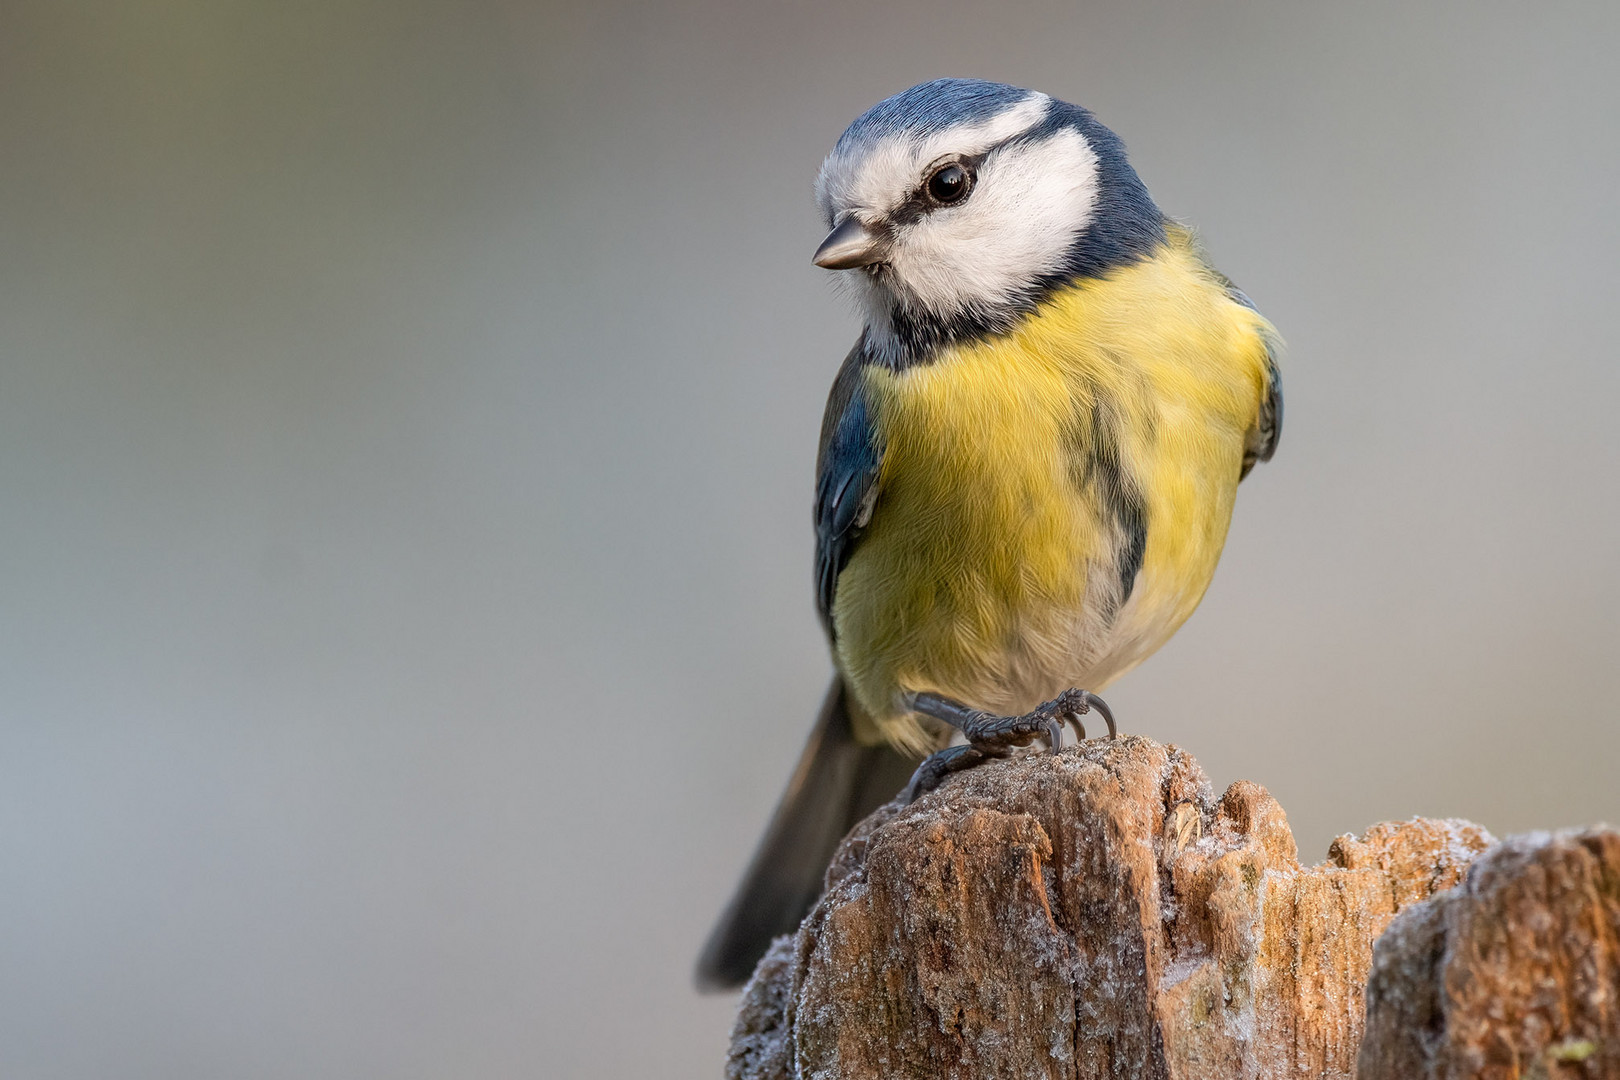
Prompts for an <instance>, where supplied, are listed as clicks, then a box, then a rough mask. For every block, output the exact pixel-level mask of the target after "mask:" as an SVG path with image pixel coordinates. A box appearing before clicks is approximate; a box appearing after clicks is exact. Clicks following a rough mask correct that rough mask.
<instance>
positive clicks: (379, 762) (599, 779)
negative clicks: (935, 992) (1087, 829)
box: [0, 0, 1620, 1080]
mask: <svg viewBox="0 0 1620 1080" xmlns="http://www.w3.org/2000/svg"><path fill="white" fill-rule="evenodd" d="M1617 48H1620V5H1615V4H1612V3H1604V4H1592V5H1590V6H1589V7H1587V8H1579V7H1576V6H1570V5H1558V4H1534V5H1531V4H1520V5H1487V4H1479V3H1458V4H1452V5H1443V6H1441V5H1413V4H1407V3H1389V4H1385V5H1363V4H1343V3H1308V4H1302V3H1294V2H1287V3H1283V2H1279V3H1276V4H1271V5H1266V4H1259V3H1254V4H1241V5H1233V4H1213V5H1197V6H1193V5H1187V6H1185V7H1180V6H1170V5H1164V4H1144V3H1136V2H1133V3H1118V4H1110V5H1105V6H1104V5H1098V6H1080V5H1061V4H1056V3H1052V4H1044V5H1034V4H1024V5H1000V4H972V5H969V4H962V3H957V2H954V0H953V2H943V0H942V2H937V3H916V4H911V5H907V6H904V7H888V6H880V5H872V4H868V3H864V2H851V3H842V2H818V3H807V4H802V5H794V6H787V5H781V4H758V3H743V2H738V3H735V4H731V5H729V6H727V5H721V4H718V3H713V4H707V5H693V4H684V5H683V4H663V5H656V6H648V7H647V8H645V9H639V10H635V9H630V8H615V7H610V6H605V5H583V4H582V5H580V6H578V7H577V8H572V9H567V10H563V9H558V8H555V7H550V6H547V5H544V4H541V5H525V4H519V3H506V4H503V3H499V2H484V3H460V4H458V3H448V2H447V3H439V4H425V3H385V2H381V0H377V2H375V3H365V2H357V0H341V2H298V3H269V2H261V3H242V2H228V0H224V2H222V0H215V2H210V3H204V2H201V0H170V2H159V0H130V2H111V0H109V2H106V3H101V4H93V3H83V2H64V0H32V2H21V0H3V2H0V1075H4V1076H5V1077H8V1078H18V1080H31V1078H58V1077H60V1078H86V1080H90V1078H108V1077H118V1078H126V1077H128V1078H153V1080H177V1078H182V1080H183V1078H198V1080H210V1078H216V1077H221V1078H222V1077H230V1078H239V1077H240V1078H257V1077H265V1078H270V1077H274V1078H288V1080H293V1078H298V1080H303V1078H334V1080H348V1078H357V1077H379V1078H392V1077H401V1078H444V1077H639V1076H647V1077H654V1076H656V1077H664V1076H672V1077H673V1076H713V1075H715V1074H716V1073H717V1071H718V1068H719V1061H720V1057H721V1054H722V1051H723V1048H724V1045H725V1037H726V1031H727V1027H728V1024H729V1012H730V1001H729V1000H728V999H724V998H711V999H702V998H698V997H697V996H695V995H694V994H693V993H692V992H691V991H690V990H689V988H688V981H687V979H688V971H689V967H690V963H691V960H692V959H693V956H694V954H695V952H696V950H697V947H698V944H699V941H700V939H701V937H702V935H703V933H704V931H705V930H706V929H707V925H708V923H709V921H710V919H711V917H712V916H713V915H714V913H715V911H716V910H717V908H718V907H719V905H720V904H721V902H722V901H723V899H724V897H725V895H726V893H727V892H728V890H729V889H730V887H731V885H732V882H733V879H734V876H735V874H736V873H737V872H738V870H739V868H740V866H741V864H742V862H743V861H744V859H745V858H746V856H747V854H748V849H749V848H750V846H751V845H752V843H753V840H754V838H755V836H756V834H757V831H758V829H759V827H760V825H761V823H762V821H763V819H764V817H765V815H766V814H767V812H768V811H769V809H770V806H771V804H772V802H773V800H774V798H775V796H776V793H777V791H778V789H779V786H780V784H781V782H782V780H783V779H784V777H785V775H786V773H787V771H788V769H789V767H790V765H791V763H792V760H793V758H794V756H795V754H796V753H797V750H798V746H799V742H800V740H801V739H802V737H803V735H804V732H805V730H806V727H807V724H808V722H809V718H810V715H811V712H812V710H813V708H814V706H815V704H816V701H817V698H818V696H819V695H820V693H821V690H822V686H823V683H824V680H825V679H826V676H827V671H828V662H827V658H826V653H825V648H824V645H823V642H822V640H821V634H820V630H819V627H818V626H817V623H816V619H815V616H814V613H813V610H812V605H811V590H810V556H811V534H810V528H809V498H810V492H811V486H812V457H813V451H814V442H815V432H816V427H817V424H818V422H819V418H820V411H821V405H822V401H823V397H824V394H825V390H826V387H827V384H828V383H829V381H830V379H831V377H832V373H833V371H834V369H835V368H836V366H837V364H838V362H839V360H840V359H841V357H842V356H843V354H844V352H845V350H846V349H847V347H848V345H849V343H850V342H851V341H852V340H853V338H854V335H855V333H856V324H855V321H854V318H853V316H852V314H851V313H850V312H849V311H848V310H847V309H846V308H845V306H844V305H843V303H842V302H841V301H840V300H839V299H838V298H837V296H836V295H835V294H834V292H833V290H831V289H830V288H829V287H828V284H827V281H826V275H825V274H824V273H823V272H821V271H818V270H816V269H815V268H813V267H812V266H811V265H810V261H809V256H810V252H811V251H812V249H813V248H814V247H815V245H816V243H817V241H818V240H819V239H820V229H819V227H818V221H817V219H816V216H815V213H814V210H813V207H812V203H811V198H810V184H811V179H812V177H813V175H814V172H815V169H816V166H817V164H818V163H819V160H820V157H821V155H822V154H823V153H824V152H825V151H826V149H827V148H828V147H829V146H830V145H831V143H832V141H833V140H834V139H835V138H836V137H837V135H838V133H839V131H840V130H842V128H843V127H844V125H845V124H846V123H848V121H849V120H850V119H851V118H853V117H854V116H855V115H856V114H857V113H858V112H859V111H860V110H861V109H863V108H864V107H865V106H867V105H869V104H871V103H872V102H874V101H876V100H877V99H879V98H881V97H883V96H885V95H887V94H890V93H893V92H895V91H897V90H900V89H902V88H904V87H906V86H907V85H910V84H911V83H914V82H917V81H919V80H922V79H925V78H930V77H934V76H938V75H943V74H958V75H976V76H985V77H992V78H997V79H1003V80H1007V81H1011V82H1015V83H1020V84H1024V85H1029V86H1035V87H1039V88H1041V89H1044V90H1046V91H1048V92H1050V93H1052V94H1055V95H1058V96H1060V97H1063V98H1066V99H1069V100H1073V101H1077V102H1081V103H1084V104H1086V105H1089V106H1091V107H1092V108H1094V109H1095V110H1096V111H1097V113H1098V114H1099V115H1100V116H1101V118H1102V119H1103V120H1104V121H1105V122H1106V123H1108V124H1110V125H1112V126H1113V127H1115V128H1116V129H1117V130H1118V131H1119V132H1120V133H1121V134H1122V135H1123V136H1124V137H1125V139H1126V141H1127V143H1128V144H1129V145H1130V147H1131V149H1132V152H1133V155H1134V159H1135V161H1136V163H1137V165H1138V166H1139V167H1140V170H1141V172H1142V174H1143V175H1144V176H1145V177H1146V179H1147V181H1148V183H1149V185H1150V186H1151V187H1152V189H1153V190H1154V192H1155V193H1156V195H1157V196H1158V198H1159V200H1160V202H1161V203H1162V205H1163V206H1164V207H1165V208H1166V209H1167V210H1168V211H1170V212H1171V213H1173V214H1175V215H1178V216H1180V217H1183V218H1185V219H1187V220H1189V221H1192V222H1194V223H1196V224H1197V225H1198V226H1199V227H1200V228H1201V230H1202V232H1203V235H1204V237H1205V240H1206V242H1207V244H1208V247H1209V248H1210V250H1211V251H1212V252H1213V253H1214V255H1215V257H1216V258H1217V260H1218V262H1219V264H1220V265H1221V267H1222V268H1223V269H1225V270H1226V271H1227V272H1228V273H1229V274H1230V275H1231V276H1232V277H1234V278H1235V279H1236V280H1237V281H1239V282H1240V283H1241V284H1242V286H1243V287H1244V288H1245V289H1247V290H1248V291H1249V293H1250V294H1251V295H1252V296H1253V297H1254V298H1255V300H1256V301H1257V302H1258V303H1259V305H1260V306H1261V308H1262V309H1263V310H1264V311H1265V312H1266V313H1267V314H1268V315H1269V316H1270V317H1271V318H1272V319H1273V320H1274V321H1275V322H1276V324H1277V325H1278V326H1279V327H1280V328H1281V330H1282V332H1283V334H1284V335H1285V337H1286V338H1287V339H1288V343H1289V352H1288V360H1287V367H1286V385H1287V391H1288V422H1287V428H1286V431H1285V432H1284V435H1283V440H1282V447H1281V451H1280V453H1279V454H1278V457H1277V459H1276V460H1275V461H1274V462H1273V463H1271V464H1270V465H1267V466H1264V467H1262V468H1260V469H1258V470H1256V472H1255V473H1254V475H1253V477H1252V478H1251V479H1250V480H1249V481H1248V482H1247V483H1245V484H1244V486H1243V490H1242V493H1241V498H1240V499H1239V505H1238V514H1237V520H1236V523H1235V525H1234V528H1233V531H1232V536H1231V540H1230V543H1229V545H1228V549H1227V554H1226V558H1225V561H1224V563H1223V564H1222V567H1221V571H1220V574H1219V576H1218V577H1217V579H1216V581H1215V585H1214V588H1213V589H1212V590H1211V591H1210V594H1209V597H1208V599H1207V600H1206V602H1205V604H1204V606H1203V608H1202V609H1201V610H1200V611H1199V613H1198V614H1197V615H1196V616H1195V617H1194V619H1193V620H1192V622H1191V623H1190V624H1189V625H1188V626H1187V628H1186V629H1185V630H1184V631H1183V632H1182V633H1181V635H1180V636H1179V637H1177V638H1176V640H1175V641H1174V642H1173V643H1172V644H1171V645H1170V646H1169V647H1167V648H1166V649H1165V650H1164V651H1163V652H1162V653H1161V654H1160V655H1159V656H1158V657H1156V658H1154V659H1153V660H1152V661H1150V662H1149V663H1148V664H1147V665H1146V666H1144V667H1143V668H1142V669H1140V670H1139V671H1138V672H1137V673H1136V674H1134V675H1132V676H1131V677H1130V678H1128V679H1127V680H1125V681H1124V682H1123V683H1122V684H1120V685H1119V686H1118V688H1117V689H1116V690H1115V691H1114V693H1113V694H1112V695H1111V698H1110V699H1111V701H1112V703H1113V705H1114V707H1115V709H1116V711H1117V712H1118V714H1119V715H1120V717H1121V718H1122V720H1123V726H1124V727H1125V729H1126V730H1129V731H1141V732H1147V733H1149V734H1152V735H1154V736H1156V737H1158V738H1160V739H1164V740H1173V741H1175V742H1177V743H1180V744H1182V745H1184V746H1186V747H1187V748H1188V749H1190V750H1192V751H1193V752H1194V753H1196V754H1197V755H1198V756H1199V757H1200V758H1201V760H1202V761H1203V762H1204V764H1205V766H1206V767H1207V768H1208V770H1209V772H1210V773H1211V775H1212V777H1213V778H1214V779H1215V781H1216V782H1217V783H1218V784H1225V783H1227V782H1229V781H1231V780H1233V779H1236V778H1238V777H1247V778H1250V779H1253V780H1256V781H1258V782H1261V783H1263V784H1265V785H1267V786H1268V787H1269V788H1270V789H1271V790H1272V792H1273V793H1275V794H1276V795H1277V796H1278V798H1279V799H1281V801H1282V803H1283V804H1284V806H1286V807H1287V808H1288V810H1289V812H1290V814H1291V817H1292V820H1293V822H1294V824H1295V827H1296V830H1297V832H1298V835H1299V837H1300V839H1301V842H1302V847H1303V848H1304V850H1305V851H1306V853H1307V854H1308V855H1310V856H1311V857H1313V858H1315V857H1319V856H1320V855H1321V853H1322V852H1323V851H1324V850H1325V847H1326V844H1327V842H1328V840H1329V838H1330V837H1331V836H1333V835H1334V834H1335V833H1337V832H1340V831H1344V830H1351V829H1356V830H1359V829H1361V828H1363V827H1365V826H1367V825H1369V824H1371V823H1373V822H1375V821H1378V820H1380V819H1386V818H1399V817H1405V816H1407V815H1411V814H1414V813H1422V814H1453V815H1465V816H1468V817H1473V818H1476V819H1478V820H1480V821H1482V822H1484V823H1485V824H1487V825H1489V826H1490V827H1491V828H1492V829H1494V830H1497V831H1498V832H1508V831H1513V830H1521V829H1527V828H1530V827H1533V826H1554V825H1563V824H1574V823H1583V822H1590V821H1594V820H1598V819H1602V818H1605V817H1607V818H1610V819H1615V818H1620V785H1617V781H1616V772H1617V763H1620V725H1617V724H1616V722H1615V713H1616V708H1615V702H1616V700H1617V698H1620V667H1617V664H1616V647H1617V645H1620V616H1617V614H1616V612H1617V610H1620V568H1617V556H1620V509H1617V499H1620V483H1617V480H1616V472H1617V469H1616V467H1617V465H1620V430H1617V424H1616V415H1617V409H1620V363H1617V353H1620V349H1617V346H1616V321H1617V320H1616V315H1615V313H1616V310H1617V303H1616V301H1617V294H1620V213H1617V212H1616V205H1615V203H1616V196H1617V193H1620V182H1617V179H1616V178H1617V175H1620V122H1617V113H1616V101H1617V100H1620V64H1616V62H1615V56H1616V53H1617Z"/></svg>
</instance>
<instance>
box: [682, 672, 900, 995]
mask: <svg viewBox="0 0 1620 1080" xmlns="http://www.w3.org/2000/svg"><path fill="white" fill-rule="evenodd" d="M847 695H848V691H846V690H845V688H844V680H843V679H841V678H838V677H837V676H834V678H833V684H832V687H831V688H830V689H828V691H827V700H826V702H825V703H823V705H822V706H821V718H820V720H818V721H817V723H816V727H815V730H814V731H812V732H811V733H810V741H809V742H808V743H806V744H805V747H804V753H802V754H801V755H800V756H799V764H798V766H797V767H796V768H795V769H794V770H793V777H792V779H790V780H789V781H788V786H787V790H786V791H785V792H783V793H782V801H781V802H780V803H778V804H777V807H776V813H775V815H773V816H772V818H771V823H770V825H769V827H767V828H766V830H765V836H764V837H763V838H762V839H761V840H760V842H759V850H758V851H756V852H754V859H753V861H752V862H751V863H749V864H748V871H747V873H745V874H744V875H743V879H742V882H741V883H740V884H739V885H738V886H737V892H736V894H735V895H734V896H733V897H732V898H731V903H730V904H729V905H727V907H726V910H725V912H724V914H722V915H721V916H720V921H719V922H718V923H716V924H715V927H714V930H713V931H712V932H711V933H710V934H709V940H708V943H707V944H705V945H704V946H703V953H702V955H701V956H699V957H698V964H697V983H698V986H699V987H701V988H702V989H705V990H725V989H730V988H731V987H734V986H738V985H741V984H742V983H743V982H744V981H746V980H747V978H748V976H749V975H751V974H752V973H753V970H754V965H755V964H757V963H758V962H759V958H760V957H761V956H764V955H765V950H766V949H767V948H769V947H770V944H771V939H773V938H775V937H776V936H777V935H779V934H786V933H789V932H791V931H793V930H796V929H797V928H798V926H799V923H800V921H801V920H802V919H803V918H804V917H805V915H806V914H808V913H809V911H810V908H811V907H812V906H814V905H815V902H816V900H817V899H818V898H819V897H820V896H821V887H822V879H823V878H824V877H825V875H826V872H827V864H828V862H830V861H831V860H832V854H833V850H834V849H835V848H836V847H837V846H838V841H840V840H841V839H843V837H844V834H845V833H847V832H848V831H849V830H850V828H851V827H852V826H854V824H855V823H856V822H857V821H860V820H861V818H863V817H865V816H866V815H867V814H869V813H871V812H872V811H873V810H875V809H877V808H878V807H879V806H882V805H883V804H884V803H886V802H888V801H889V800H890V799H892V798H894V796H895V795H896V794H897V793H898V792H899V791H900V789H901V788H902V787H904V786H905V784H906V781H907V780H909V779H910V778H911V773H912V770H913V769H914V768H915V767H916V762H915V761H912V760H909V759H907V758H906V757H904V756H902V755H901V754H899V753H897V752H896V751H894V750H892V749H890V748H889V747H888V746H886V745H879V746H862V745H860V744H859V743H858V742H856V741H855V732H854V729H853V728H852V727H851V725H850V719H849V703H848V697H847Z"/></svg>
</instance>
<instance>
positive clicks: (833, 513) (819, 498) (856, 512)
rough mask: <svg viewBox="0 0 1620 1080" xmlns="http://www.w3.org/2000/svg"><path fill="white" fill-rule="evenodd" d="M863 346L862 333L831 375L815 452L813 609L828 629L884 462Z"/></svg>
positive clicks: (867, 518) (875, 495)
mask: <svg viewBox="0 0 1620 1080" xmlns="http://www.w3.org/2000/svg"><path fill="white" fill-rule="evenodd" d="M864 346H865V341H864V339H863V340H862V342H861V343H860V344H857V345H856V346H855V349H854V350H853V351H852V352H851V353H850V354H849V356H848V357H847V358H845V360H844V366H843V367H842V368H840V369H839V371H838V377H837V378H836V379H834V380H833V386H832V392H831V393H830V394H829V395H828V396H827V411H826V413H825V415H824V416H823V417H822V421H821V449H820V451H819V453H818V454H817V455H816V508H815V516H816V609H817V610H818V611H820V612H821V619H822V622H823V624H824V625H825V626H826V627H827V633H828V634H829V635H831V634H832V608H833V597H834V595H835V594H836V593H837V590H838V575H839V574H840V573H842V572H843V569H844V567H845V566H846V565H848V563H849V557H850V555H851V554H853V553H854V551H855V545H856V544H857V543H858V542H859V541H860V537H861V532H862V530H863V529H864V528H865V527H866V523H867V522H868V521H870V520H871V518H872V507H873V505H874V504H875V503H876V501H877V493H878V472H879V469H880V468H881V466H882V464H883V447H882V445H881V441H880V440H879V438H878V435H877V432H876V431H875V430H874V429H873V427H872V422H871V417H870V416H869V415H868V412H867V406H866V398H865V396H864V394H863V393H862V385H861V384H862V379H861V373H862V371H863V369H864V368H865V366H866V363H867V357H866V350H865V347H864Z"/></svg>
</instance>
